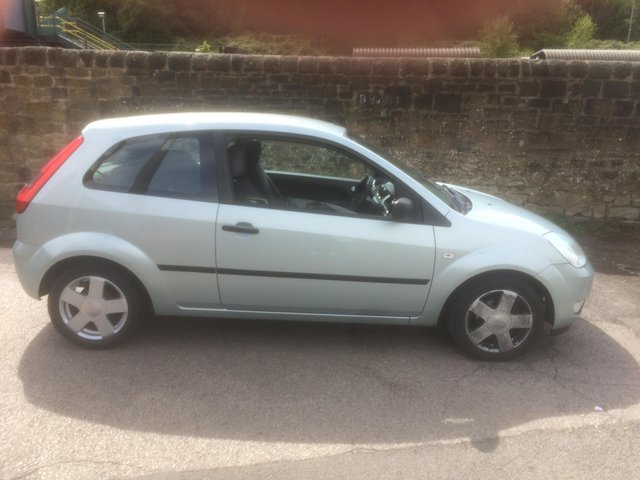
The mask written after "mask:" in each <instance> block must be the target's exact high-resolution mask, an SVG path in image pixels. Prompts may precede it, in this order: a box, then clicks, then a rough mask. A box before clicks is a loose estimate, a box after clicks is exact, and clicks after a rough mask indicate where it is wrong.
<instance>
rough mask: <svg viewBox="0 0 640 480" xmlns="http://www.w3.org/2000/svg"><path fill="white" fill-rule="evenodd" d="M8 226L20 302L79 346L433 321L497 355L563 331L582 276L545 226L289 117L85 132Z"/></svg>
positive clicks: (97, 125) (580, 262) (30, 189)
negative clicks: (155, 333)
mask: <svg viewBox="0 0 640 480" xmlns="http://www.w3.org/2000/svg"><path fill="white" fill-rule="evenodd" d="M16 218H17V227H18V240H17V241H16V243H15V245H14V247H13V254H14V258H15V265H16V270H17V272H18V276H19V278H20V281H21V283H22V285H23V287H24V289H25V291H26V292H27V293H28V294H29V295H30V296H32V297H34V298H40V297H42V296H45V295H48V307H49V314H50V316H51V320H52V322H53V325H54V326H55V327H56V329H57V330H58V331H59V332H60V333H61V334H62V335H64V336H65V337H66V338H68V339H69V340H71V341H73V342H75V343H77V344H80V345H82V346H85V347H96V348H102V347H108V346H112V345H115V344H118V343H120V342H121V341H123V340H125V339H126V338H127V337H129V336H130V334H131V333H132V332H133V331H134V330H135V329H136V327H138V326H139V324H140V323H141V320H143V318H145V317H147V316H150V315H167V316H189V317H224V318H252V319H265V320H284V319H286V320H307V321H331V322H351V323H385V324H397V325H421V326H436V325H442V326H446V327H447V328H448V330H449V331H450V332H451V335H452V336H453V338H454V340H455V342H456V343H457V344H458V345H459V346H460V347H461V348H462V349H463V350H464V351H465V352H467V353H468V354H470V355H471V356H473V357H475V358H479V359H482V360H507V359H511V358H514V357H516V356H517V355H519V354H521V353H523V352H525V351H526V350H527V349H529V348H530V347H531V346H532V345H534V344H535V343H536V340H538V339H539V338H540V337H541V335H542V334H543V330H544V327H545V322H546V323H547V324H548V325H549V326H550V328H551V329H552V330H555V331H564V330H566V329H567V328H568V327H569V325H570V324H571V323H572V322H573V321H574V320H575V319H576V318H578V316H579V315H580V312H581V310H582V307H583V305H584V303H585V300H586V298H587V296H588V294H589V291H590V289H591V281H592V276H593V270H592V268H591V265H590V264H589V263H588V261H587V259H586V257H585V254H584V253H583V251H582V250H581V248H580V247H579V246H578V244H577V243H576V242H575V241H574V240H573V239H572V238H571V237H570V236H569V235H568V234H567V233H566V232H564V231H563V230H562V229H561V228H559V227H558V226H556V225H554V224H553V223H551V222H549V221H547V220H545V219H543V218H541V217H539V216H537V215H534V214H533V213H531V212H528V211H526V210H524V209H521V208H519V207H516V206H514V205H511V204H509V203H507V202H505V201H502V200H500V199H498V198H496V197H493V196H490V195H487V194H484V193H481V192H478V191H474V190H470V189H468V188H463V187H458V186H453V185H446V184H442V183H436V182H434V181H433V180H430V179H429V178H426V177H424V176H423V175H421V174H420V173H418V172H414V171H412V170H410V169H409V168H407V167H403V166H401V165H399V164H397V163H395V162H394V161H393V160H392V159H390V158H388V157H386V158H385V157H384V156H382V155H381V154H379V153H377V152H376V150H375V149H374V148H373V147H371V146H369V145H367V144H366V143H364V142H362V141H359V140H357V139H355V138H354V137H352V136H350V135H349V134H348V132H347V131H346V129H345V128H342V127H339V126H336V125H333V124H330V123H325V122H322V121H317V120H311V119H307V118H300V117H293V116H284V115H269V114H250V113H185V114H171V115H150V116H138V117H129V118H118V119H111V120H102V121H97V122H94V123H91V124H89V125H88V126H87V127H86V128H85V129H84V130H83V131H82V134H81V135H80V136H79V137H78V138H76V139H75V140H73V141H72V142H71V143H70V144H69V145H67V146H66V147H65V148H64V149H63V150H62V151H61V152H60V153H59V154H57V155H56V156H55V157H54V158H53V159H52V160H51V161H50V162H49V163H47V164H46V165H45V166H44V167H43V168H42V170H41V173H40V176H39V177H38V178H36V179H35V180H34V182H33V183H31V184H30V185H28V186H26V187H24V188H23V189H22V191H21V192H20V193H19V194H18V198H17V204H16Z"/></svg>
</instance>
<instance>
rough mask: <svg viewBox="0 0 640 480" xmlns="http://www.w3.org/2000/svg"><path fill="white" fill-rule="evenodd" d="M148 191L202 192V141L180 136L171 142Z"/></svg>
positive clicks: (170, 192) (192, 193)
mask: <svg viewBox="0 0 640 480" xmlns="http://www.w3.org/2000/svg"><path fill="white" fill-rule="evenodd" d="M147 193H148V194H151V195H154V194H163V195H164V194H168V195H172V194H177V195H197V194H198V193H200V142H199V140H198V138H195V137H186V138H178V139H175V140H174V141H173V142H171V145H170V146H169V148H167V149H166V151H165V154H164V155H163V156H162V159H161V160H160V164H159V165H158V167H157V168H156V171H155V173H154V174H153V176H152V177H151V181H150V182H149V186H148V188H147Z"/></svg>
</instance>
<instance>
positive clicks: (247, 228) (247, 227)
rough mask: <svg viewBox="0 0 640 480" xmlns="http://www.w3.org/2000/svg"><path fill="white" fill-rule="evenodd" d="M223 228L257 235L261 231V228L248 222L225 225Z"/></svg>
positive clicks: (227, 230) (226, 230) (228, 230)
mask: <svg viewBox="0 0 640 480" xmlns="http://www.w3.org/2000/svg"><path fill="white" fill-rule="evenodd" d="M222 230H223V231H225V232H233V233H246V234H249V235H257V234H258V233H260V230H258V229H257V228H255V227H254V226H253V225H251V224H250V223H246V222H240V223H237V224H235V225H223V226H222Z"/></svg>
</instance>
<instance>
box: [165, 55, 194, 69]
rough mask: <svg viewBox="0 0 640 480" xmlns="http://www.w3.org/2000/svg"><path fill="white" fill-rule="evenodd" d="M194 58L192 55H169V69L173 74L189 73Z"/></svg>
mask: <svg viewBox="0 0 640 480" xmlns="http://www.w3.org/2000/svg"><path fill="white" fill-rule="evenodd" d="M192 56H193V55H192V54H190V53H170V54H168V55H167V68H168V69H169V70H171V71H172V72H189V71H190V70H191V58H192Z"/></svg>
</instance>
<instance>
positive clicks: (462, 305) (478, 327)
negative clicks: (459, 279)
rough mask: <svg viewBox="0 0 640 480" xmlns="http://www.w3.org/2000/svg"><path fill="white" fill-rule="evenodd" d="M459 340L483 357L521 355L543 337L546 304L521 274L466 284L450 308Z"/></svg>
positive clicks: (495, 358) (499, 358)
mask: <svg viewBox="0 0 640 480" xmlns="http://www.w3.org/2000/svg"><path fill="white" fill-rule="evenodd" d="M448 317H449V327H450V330H451V333H452V335H453V338H454V340H455V342H456V343H457V344H458V346H460V347H461V348H462V349H463V350H464V351H465V352H466V353H467V354H469V355H470V356H472V357H474V358H477V359H479V360H489V361H504V360H511V359H513V358H515V357H518V356H520V355H522V354H523V353H525V352H526V351H527V350H529V349H530V348H531V347H532V346H533V345H534V344H535V343H537V341H538V340H539V339H540V337H541V335H542V332H543V327H544V304H543V301H542V298H541V297H540V295H539V294H538V292H537V291H536V290H535V289H534V288H533V287H532V286H531V285H530V284H528V283H527V282H525V281H523V280H521V279H519V278H508V279H500V278H490V279H487V280H484V281H479V282H475V283H473V284H471V285H469V286H467V287H465V288H464V289H463V290H462V291H461V292H460V293H459V294H458V295H457V296H456V297H455V298H454V300H453V303H452V304H451V308H450V310H449V315H448Z"/></svg>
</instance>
